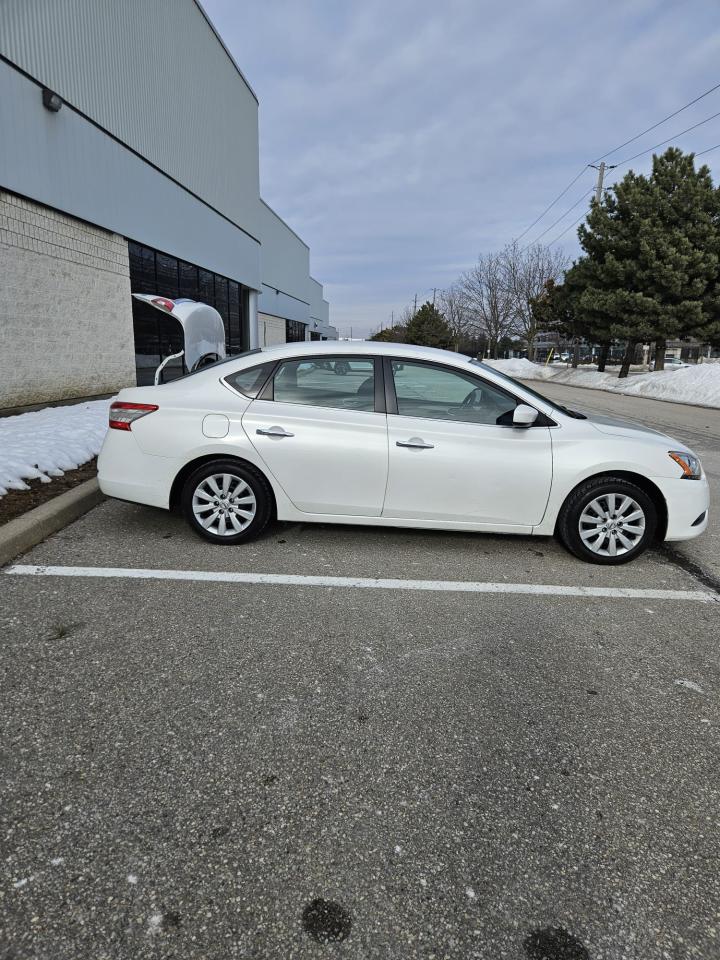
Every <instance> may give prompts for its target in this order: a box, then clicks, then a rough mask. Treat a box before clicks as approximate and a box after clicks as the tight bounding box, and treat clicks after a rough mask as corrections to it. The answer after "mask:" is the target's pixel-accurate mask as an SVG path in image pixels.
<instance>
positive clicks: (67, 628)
mask: <svg viewBox="0 0 720 960" xmlns="http://www.w3.org/2000/svg"><path fill="white" fill-rule="evenodd" d="M82 626H84V624H82V623H67V624H65V623H58V624H57V626H55V627H53V630H52V633H51V634H50V635H49V636H47V637H45V640H46V641H50V640H64V639H65V637H67V636H69V635H70V634H71V633H72V632H73V630H75V629H76V628H79V627H82Z"/></svg>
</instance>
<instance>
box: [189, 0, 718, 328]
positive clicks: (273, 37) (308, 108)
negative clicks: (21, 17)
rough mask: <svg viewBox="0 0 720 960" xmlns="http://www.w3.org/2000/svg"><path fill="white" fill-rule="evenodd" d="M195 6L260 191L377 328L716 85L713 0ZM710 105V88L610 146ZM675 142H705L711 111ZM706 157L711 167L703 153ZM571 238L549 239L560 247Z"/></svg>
mask: <svg viewBox="0 0 720 960" xmlns="http://www.w3.org/2000/svg"><path fill="white" fill-rule="evenodd" d="M204 5H205V7H206V9H207V11H208V14H209V15H210V17H211V18H212V19H213V21H214V23H215V25H216V27H217V28H218V30H219V32H220V33H221V35H222V37H223V39H224V40H225V42H226V44H227V46H228V47H229V49H230V50H231V52H232V53H233V55H234V56H235V59H236V60H237V61H238V63H239V65H240V67H241V68H242V70H243V72H244V73H245V75H246V76H247V78H248V80H249V81H250V83H251V84H252V86H253V88H254V89H255V92H256V93H257V95H258V98H259V100H260V178H261V192H262V195H263V197H264V198H265V200H267V202H268V203H269V204H270V205H271V206H272V207H274V208H275V209H276V210H277V211H278V213H279V214H280V215H281V216H282V217H284V219H285V220H287V221H288V223H289V224H290V226H292V227H293V228H294V229H295V230H296V231H297V232H298V233H299V234H300V235H301V236H302V237H303V238H304V239H305V240H306V242H307V243H309V245H310V249H311V257H312V263H311V270H312V273H313V275H314V276H315V277H316V278H317V279H318V280H320V281H321V282H323V283H324V284H325V290H326V296H327V297H328V299H329V300H330V310H331V321H332V322H333V323H335V325H336V326H337V327H338V328H339V330H340V333H341V335H348V333H349V330H350V327H351V325H352V327H353V334H354V335H355V336H358V335H362V334H366V333H368V332H370V331H372V330H375V329H377V328H378V327H379V326H380V324H381V323H382V324H383V325H387V324H388V323H389V322H390V317H391V312H392V311H393V310H394V311H395V315H396V316H397V314H398V312H399V311H400V310H401V309H402V308H403V306H405V305H406V304H408V303H410V302H411V301H412V299H413V297H414V296H415V294H416V293H417V295H418V299H419V300H424V299H427V298H431V297H432V290H431V288H432V287H443V286H447V285H448V284H450V283H451V282H452V281H453V280H454V279H455V277H456V276H457V275H458V273H460V272H461V271H462V270H463V269H465V268H467V267H468V266H469V265H470V264H471V263H472V261H473V260H474V259H475V257H476V256H477V255H478V253H480V252H481V251H487V250H492V249H495V248H499V247H501V246H503V244H505V243H506V242H508V241H509V240H511V239H512V238H513V237H515V236H517V235H518V234H520V233H522V232H523V231H524V230H525V228H526V227H527V226H528V225H529V224H530V223H531V222H532V221H533V220H534V219H535V217H537V216H538V215H539V214H540V213H541V212H542V211H543V209H544V208H545V207H546V206H547V204H548V203H550V201H551V200H552V199H553V198H554V197H555V196H556V195H557V194H558V193H559V192H560V191H561V190H562V189H563V188H564V187H565V186H566V185H567V183H568V182H569V181H570V180H571V179H572V178H573V177H574V176H575V174H576V173H578V172H579V170H581V169H582V167H583V165H584V164H586V163H588V162H591V161H592V160H594V159H595V158H597V157H599V156H600V155H601V154H603V153H605V152H606V151H608V150H611V149H612V148H613V147H616V146H617V145H618V144H620V143H622V141H624V140H626V139H628V138H629V137H632V136H634V135H635V134H636V133H639V132H640V131H641V130H643V129H645V128H646V127H648V126H650V125H651V124H652V123H654V122H655V121H657V120H660V119H661V118H662V117H664V116H665V115H667V114H669V113H670V112H672V111H673V110H674V109H677V108H678V107H681V106H682V105H683V104H685V103H687V102H688V101H689V100H691V99H693V98H694V97H696V96H698V95H699V94H700V93H702V92H704V91H705V90H707V89H709V88H710V87H712V86H714V85H715V84H716V83H720V29H718V17H717V13H718V10H717V6H716V4H715V3H714V2H710V0H683V2H682V3H678V2H674V0H669V2H660V0H605V2H604V3H600V4H598V3H590V2H588V0H504V2H499V0H496V2H486V0H443V2H441V3H438V2H437V0H433V2H428V0H362V2H357V0H292V2H285V0H242V2H238V0H205V3H204ZM719 111H720V90H718V91H716V92H715V93H713V94H711V95H710V96H708V97H706V98H704V99H703V100H701V101H700V102H699V103H698V104H696V105H695V106H694V107H691V108H690V109H688V110H686V111H684V112H683V113H681V114H680V115H679V116H678V117H676V118H674V119H673V120H670V121H668V123H667V124H665V125H663V126H662V127H659V128H658V129H657V130H655V131H653V132H652V133H650V134H648V135H647V136H646V137H644V138H643V139H641V140H639V141H637V142H635V143H633V144H630V146H629V147H627V148H624V149H623V150H620V151H618V152H617V153H614V154H613V155H612V156H611V157H609V158H608V162H612V161H613V160H623V159H625V158H626V157H629V156H632V154H634V153H637V152H639V151H640V150H642V149H643V148H646V147H650V146H652V145H653V144H655V143H658V142H659V141H661V140H664V139H665V138H666V137H671V136H673V135H674V134H676V133H677V132H679V131H682V130H684V129H685V128H686V127H689V126H691V125H692V124H693V123H696V122H698V121H700V120H703V119H705V118H706V117H709V116H711V115H712V114H714V113H717V112H719ZM673 142H677V143H678V145H680V146H682V147H684V148H685V149H695V150H702V149H703V148H706V147H710V146H713V145H715V144H717V143H720V116H719V117H718V118H716V119H714V120H711V121H710V122H708V123H706V124H704V125H703V126H701V127H699V128H698V129H697V130H695V131H693V132H692V133H689V134H687V135H686V136H684V137H681V138H679V139H677V140H674V141H673ZM649 157H650V155H648V157H647V158H640V159H639V160H637V161H634V162H633V164H632V166H633V167H634V168H635V169H637V170H646V169H648V167H649V164H650V159H649ZM706 162H708V163H709V164H710V166H711V169H713V171H714V173H715V172H716V171H717V173H716V179H717V175H718V174H720V150H717V151H716V152H715V153H711V154H709V155H708V157H707V161H706ZM627 169H628V166H627V165H626V166H625V167H623V168H622V169H621V170H618V174H621V173H623V172H625V171H627ZM595 176H596V174H595V172H594V171H593V170H587V171H586V172H585V174H584V175H583V176H582V177H581V178H580V179H579V180H578V182H577V183H576V184H575V185H574V186H573V187H572V189H571V190H570V191H568V193H567V195H566V196H565V197H563V199H562V200H560V201H559V202H558V203H557V205H556V206H555V207H554V208H553V209H552V210H551V211H550V213H549V214H548V216H547V217H545V218H544V219H543V220H542V221H541V222H540V223H539V224H538V226H537V227H536V228H534V229H533V230H532V231H530V232H529V233H528V234H527V235H526V236H525V238H524V240H523V242H526V241H529V240H532V239H535V237H537V236H538V235H539V234H540V233H542V231H543V230H544V229H545V228H546V227H550V226H551V225H552V224H553V222H554V221H555V220H557V218H558V217H560V216H561V215H562V214H563V212H564V211H565V210H567V209H568V208H569V207H571V206H572V205H573V204H574V203H575V202H576V201H578V200H579V199H580V198H581V197H583V195H584V193H586V192H587V191H589V190H590V189H591V188H592V186H593V183H594V178H595ZM612 176H614V174H611V175H610V178H611V179H612ZM584 203H585V201H584V199H583V200H582V201H581V202H580V204H579V205H578V206H576V207H575V209H574V210H573V211H572V212H571V213H569V214H568V215H567V217H566V218H565V219H563V220H561V221H560V222H559V223H558V224H557V226H556V227H554V228H553V229H550V230H549V231H548V232H547V233H546V234H545V236H544V237H543V238H542V239H543V242H548V241H551V240H553V239H554V238H555V237H557V236H558V234H560V233H561V232H562V231H563V229H564V228H565V227H566V226H568V225H569V224H571V223H572V222H573V220H575V219H576V217H577V216H579V215H580V214H581V212H582V209H583V206H582V205H583V204H584ZM574 238H575V228H573V229H571V230H569V231H568V232H567V233H566V234H565V235H564V236H563V237H562V238H561V239H560V240H559V241H558V243H559V245H562V246H564V247H565V248H566V249H567V252H568V253H569V254H573V253H575V252H576V251H577V249H578V248H577V243H576V241H575V239H574Z"/></svg>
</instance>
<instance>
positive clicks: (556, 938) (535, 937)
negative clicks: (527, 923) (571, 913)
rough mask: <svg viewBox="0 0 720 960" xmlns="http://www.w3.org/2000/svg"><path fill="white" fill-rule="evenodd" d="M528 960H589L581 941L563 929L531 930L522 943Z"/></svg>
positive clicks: (544, 928) (545, 928)
mask: <svg viewBox="0 0 720 960" xmlns="http://www.w3.org/2000/svg"><path fill="white" fill-rule="evenodd" d="M523 947H524V948H525V953H526V955H527V956H528V957H529V960H590V954H589V953H588V952H587V948H586V947H585V946H584V945H583V943H582V941H580V940H578V938H577V937H574V936H573V935H572V934H571V933H568V931H567V930H566V929H565V928H564V927H543V928H542V929H537V930H532V931H531V932H530V933H529V934H528V935H527V937H525V940H524V941H523Z"/></svg>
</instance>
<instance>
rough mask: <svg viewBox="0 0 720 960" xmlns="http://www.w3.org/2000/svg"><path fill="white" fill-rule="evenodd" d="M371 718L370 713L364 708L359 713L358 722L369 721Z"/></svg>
mask: <svg viewBox="0 0 720 960" xmlns="http://www.w3.org/2000/svg"><path fill="white" fill-rule="evenodd" d="M369 719H370V714H369V713H365V711H364V710H361V711H360V712H359V713H358V723H367V722H368V720H369Z"/></svg>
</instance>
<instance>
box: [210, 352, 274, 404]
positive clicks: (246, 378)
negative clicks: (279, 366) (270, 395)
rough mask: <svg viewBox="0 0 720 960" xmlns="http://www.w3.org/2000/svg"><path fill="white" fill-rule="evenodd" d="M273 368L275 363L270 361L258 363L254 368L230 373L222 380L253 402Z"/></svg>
mask: <svg viewBox="0 0 720 960" xmlns="http://www.w3.org/2000/svg"><path fill="white" fill-rule="evenodd" d="M274 367H275V361H274V360H272V361H268V362H267V363H260V364H258V365H257V366H256V367H246V369H244V370H238V371H237V372H236V373H230V374H228V376H227V377H224V378H223V379H224V380H225V383H227V384H228V386H230V387H232V388H233V390H237V391H238V393H242V394H243V396H246V397H250V399H251V400H254V399H255V397H256V396H257V395H258V394H259V393H260V391H261V390H262V388H263V386H264V385H265V381H266V380H267V378H268V377H269V376H270V374H271V373H272V371H273V368H274Z"/></svg>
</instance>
